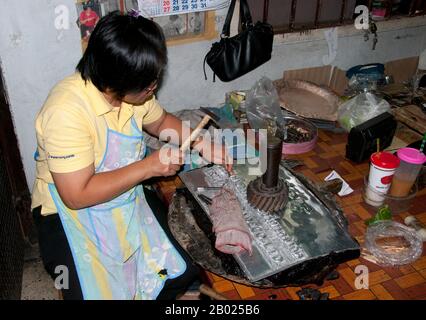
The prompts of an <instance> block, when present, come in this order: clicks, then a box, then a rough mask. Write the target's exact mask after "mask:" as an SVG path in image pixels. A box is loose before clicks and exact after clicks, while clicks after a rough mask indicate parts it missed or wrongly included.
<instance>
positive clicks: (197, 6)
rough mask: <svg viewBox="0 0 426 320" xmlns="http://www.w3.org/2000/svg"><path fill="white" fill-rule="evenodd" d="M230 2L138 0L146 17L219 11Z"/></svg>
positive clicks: (217, 0) (218, 0)
mask: <svg viewBox="0 0 426 320" xmlns="http://www.w3.org/2000/svg"><path fill="white" fill-rule="evenodd" d="M229 2H230V0H137V3H138V10H139V11H140V12H141V14H142V15H143V16H145V17H150V18H152V17H159V16H168V15H173V14H183V13H190V12H200V11H207V10H217V9H221V8H225V7H227V6H228V5H229Z"/></svg>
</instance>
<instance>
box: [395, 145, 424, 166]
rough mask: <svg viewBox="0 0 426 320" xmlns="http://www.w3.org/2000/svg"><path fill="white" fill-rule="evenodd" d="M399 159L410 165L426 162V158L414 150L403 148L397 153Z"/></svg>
mask: <svg viewBox="0 0 426 320" xmlns="http://www.w3.org/2000/svg"><path fill="white" fill-rule="evenodd" d="M397 154H398V157H399V158H400V159H401V160H403V161H405V162H408V163H412V164H423V163H425V162H426V156H425V155H424V154H423V153H421V152H420V151H419V150H417V149H414V148H402V149H399V150H398V151H397Z"/></svg>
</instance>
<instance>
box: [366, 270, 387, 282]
mask: <svg viewBox="0 0 426 320" xmlns="http://www.w3.org/2000/svg"><path fill="white" fill-rule="evenodd" d="M390 279H392V278H391V277H390V276H389V275H388V274H387V273H386V272H385V271H384V270H378V271H375V272H371V273H370V274H369V285H370V286H374V285H376V284H380V283H382V282H385V281H388V280H390Z"/></svg>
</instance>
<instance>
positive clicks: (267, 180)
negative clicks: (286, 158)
mask: <svg viewBox="0 0 426 320" xmlns="http://www.w3.org/2000/svg"><path fill="white" fill-rule="evenodd" d="M282 146H283V142H282V140H281V139H279V138H277V137H274V136H268V146H267V160H266V161H267V167H266V172H265V173H264V174H263V176H262V182H263V184H264V185H265V187H266V188H274V187H276V186H277V184H278V170H279V166H280V162H281V155H282Z"/></svg>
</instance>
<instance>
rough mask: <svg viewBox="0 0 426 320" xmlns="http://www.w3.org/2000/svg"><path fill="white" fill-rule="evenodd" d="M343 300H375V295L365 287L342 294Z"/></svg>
mask: <svg viewBox="0 0 426 320" xmlns="http://www.w3.org/2000/svg"><path fill="white" fill-rule="evenodd" d="M343 298H345V300H376V299H377V298H376V296H375V295H374V294H373V293H372V292H371V291H370V290H366V289H362V290H357V291H354V292H352V293H349V294H345V295H344V296H343Z"/></svg>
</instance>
